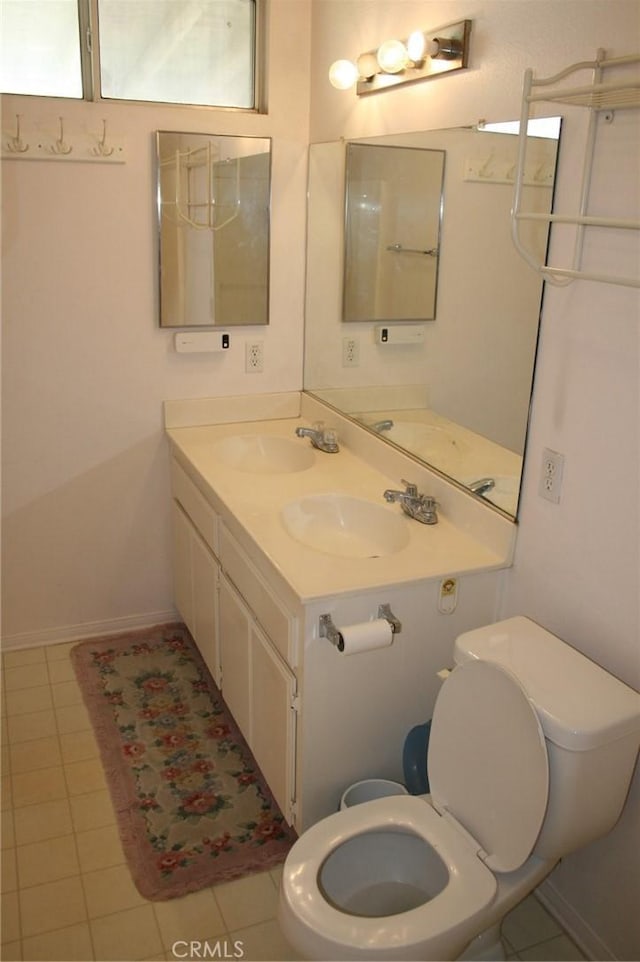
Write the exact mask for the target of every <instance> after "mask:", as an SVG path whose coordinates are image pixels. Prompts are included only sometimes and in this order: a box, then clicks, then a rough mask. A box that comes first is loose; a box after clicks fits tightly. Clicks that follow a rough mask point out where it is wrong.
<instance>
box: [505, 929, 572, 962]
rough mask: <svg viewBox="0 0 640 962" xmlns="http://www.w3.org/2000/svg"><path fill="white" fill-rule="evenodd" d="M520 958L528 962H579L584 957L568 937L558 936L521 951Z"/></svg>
mask: <svg viewBox="0 0 640 962" xmlns="http://www.w3.org/2000/svg"><path fill="white" fill-rule="evenodd" d="M518 957H519V958H521V959H525V960H527V962H578V960H580V959H584V955H583V954H582V952H581V951H580V949H579V948H578V946H577V945H575V943H574V942H572V941H571V939H570V938H568V936H566V935H557V936H556V937H555V938H553V939H549V940H548V941H547V942H541V943H540V944H539V945H534V946H531V948H529V949H520V951H519V952H518Z"/></svg>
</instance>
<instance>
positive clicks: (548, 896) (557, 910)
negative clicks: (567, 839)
mask: <svg viewBox="0 0 640 962" xmlns="http://www.w3.org/2000/svg"><path fill="white" fill-rule="evenodd" d="M536 897H537V898H539V899H540V901H541V902H542V904H543V905H544V907H545V908H546V909H548V911H549V912H550V913H551V915H553V917H554V918H555V919H557V921H558V922H559V923H560V925H561V926H562V927H563V929H564V930H565V931H566V932H567V934H568V935H569V936H570V937H571V938H572V939H573V941H574V942H575V943H576V945H577V946H578V948H580V949H581V951H582V953H583V954H584V955H586V957H587V958H588V959H598V960H599V962H610V960H611V962H615V960H616V956H615V955H614V954H613V953H612V952H611V949H609V948H608V946H607V945H605V943H604V942H603V941H602V939H601V938H600V936H599V935H597V934H596V933H595V932H594V931H593V929H592V928H591V926H590V925H589V923H588V922H586V921H585V920H584V919H583V918H582V916H581V915H580V913H579V912H577V911H576V910H575V909H574V907H573V906H572V905H571V904H570V903H569V902H567V900H566V899H565V897H564V895H561V893H560V892H559V891H558V890H557V888H556V887H555V885H554V884H553V881H552V880H551V879H545V881H544V882H542V884H541V885H539V886H538V888H537V889H536Z"/></svg>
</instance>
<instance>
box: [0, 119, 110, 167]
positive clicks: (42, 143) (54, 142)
mask: <svg viewBox="0 0 640 962" xmlns="http://www.w3.org/2000/svg"><path fill="white" fill-rule="evenodd" d="M15 117H16V122H15V127H13V128H12V129H8V128H4V129H3V130H2V139H1V141H0V152H1V156H2V158H3V160H24V161H45V160H46V161H49V162H54V163H73V162H81V163H86V162H88V163H94V164H109V165H111V164H125V163H126V162H127V148H126V144H125V143H124V141H123V139H122V138H115V137H114V135H113V133H112V132H111V131H110V132H109V135H108V134H107V121H106V119H103V120H102V129H101V131H100V133H98V130H96V129H94V130H93V131H91V130H89V129H88V128H86V127H84V125H82V126H80V127H79V128H78V127H73V126H72V125H69V123H68V118H67V122H65V118H64V117H58V118H57V123H56V122H55V120H54V119H53V118H52V117H48V118H37V117H31V118H29V117H27V118H25V115H24V114H16V115H15ZM69 126H71V128H72V129H70V130H69V129H67V128H68V127H69ZM25 130H27V131H28V136H25V133H24V131H25Z"/></svg>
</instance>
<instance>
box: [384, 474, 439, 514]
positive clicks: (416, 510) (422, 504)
mask: <svg viewBox="0 0 640 962" xmlns="http://www.w3.org/2000/svg"><path fill="white" fill-rule="evenodd" d="M402 483H403V484H404V486H405V490H404V491H392V490H391V489H390V488H389V489H387V490H386V491H385V492H384V500H385V501H398V502H399V503H400V507H401V508H402V510H403V511H404V513H405V514H408V515H409V517H410V518H415V520H416V521H420V522H421V523H422V524H437V523H438V515H437V512H436V508H437V506H438V504H437V501H436V500H435V498H432V497H430V496H429V495H428V494H419V493H418V488H417V485H415V484H411V482H409V481H405V480H404V478H403V480H402Z"/></svg>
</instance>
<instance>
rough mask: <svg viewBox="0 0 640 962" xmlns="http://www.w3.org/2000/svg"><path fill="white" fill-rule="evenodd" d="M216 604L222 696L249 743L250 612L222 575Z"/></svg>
mask: <svg viewBox="0 0 640 962" xmlns="http://www.w3.org/2000/svg"><path fill="white" fill-rule="evenodd" d="M219 604H220V607H219V625H220V660H221V662H222V684H221V690H222V697H223V698H224V700H225V702H226V704H227V706H228V708H229V710H230V712H231V714H232V715H233V717H234V718H235V720H236V724H237V725H238V728H239V729H240V731H241V732H242V734H243V735H244V737H245V738H246V740H247V742H248V743H249V745H251V684H250V670H249V663H250V662H249V659H250V648H249V644H250V630H251V616H250V614H249V609H248V608H247V606H246V605H245V604H244V602H243V601H242V598H241V597H240V595H239V594H238V592H237V591H236V589H235V588H234V587H233V585H232V584H231V583H230V582H229V581H228V580H227V579H226V578H225V577H224V575H221V577H220V595H219Z"/></svg>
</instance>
